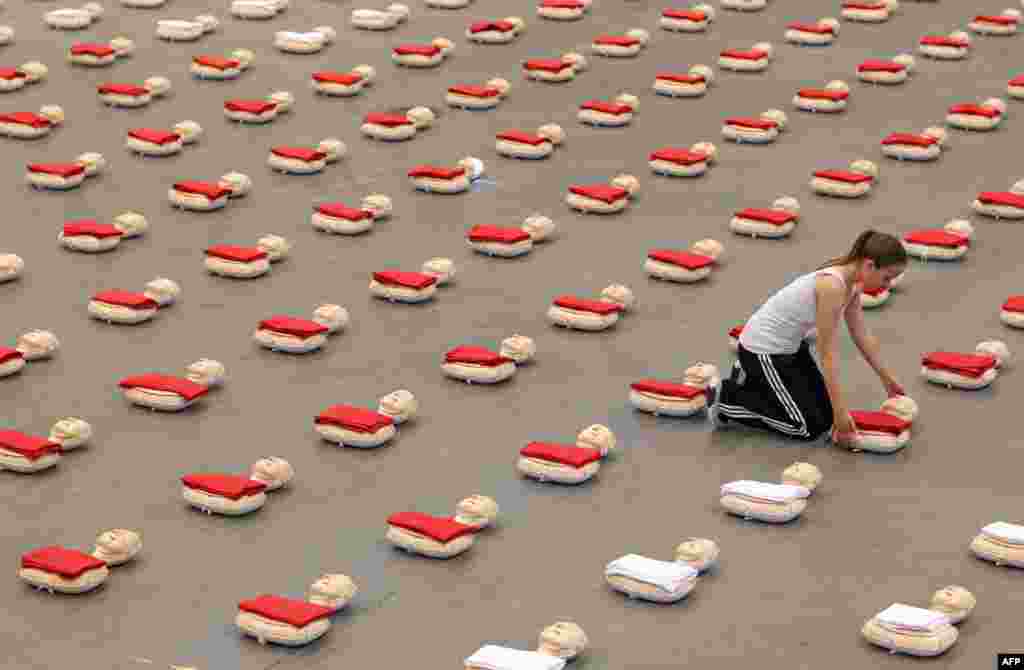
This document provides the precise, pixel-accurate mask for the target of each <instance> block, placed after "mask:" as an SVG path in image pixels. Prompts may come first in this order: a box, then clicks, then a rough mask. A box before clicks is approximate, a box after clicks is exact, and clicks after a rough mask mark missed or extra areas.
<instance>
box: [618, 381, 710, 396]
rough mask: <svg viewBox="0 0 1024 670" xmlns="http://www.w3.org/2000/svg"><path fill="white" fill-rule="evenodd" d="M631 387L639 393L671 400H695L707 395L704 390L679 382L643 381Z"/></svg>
mask: <svg viewBox="0 0 1024 670" xmlns="http://www.w3.org/2000/svg"><path fill="white" fill-rule="evenodd" d="M629 387H630V388H631V389H633V390H634V391H636V392H638V393H651V394H654V395H663V396H668V397H670V398H681V399H684V400H693V399H694V398H696V397H697V396H699V395H703V394H705V393H706V391H705V390H704V389H702V388H697V387H696V386H690V385H689V384H679V383H677V382H669V381H659V380H657V379H644V380H643V381H639V382H634V383H633V384H630V386H629Z"/></svg>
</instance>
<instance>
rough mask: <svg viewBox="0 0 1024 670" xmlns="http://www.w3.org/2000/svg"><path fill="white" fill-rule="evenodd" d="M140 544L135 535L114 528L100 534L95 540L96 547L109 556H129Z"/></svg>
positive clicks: (131, 532)
mask: <svg viewBox="0 0 1024 670" xmlns="http://www.w3.org/2000/svg"><path fill="white" fill-rule="evenodd" d="M141 542H142V540H141V539H140V538H139V536H138V534H137V533H135V532H133V531H130V530H124V529H121V528H116V529H114V530H108V531H107V532H105V533H103V534H101V535H100V536H99V537H98V538H97V539H96V546H98V547H99V548H101V549H102V550H103V551H105V552H107V553H109V554H130V553H132V552H133V551H135V549H136V548H137V547H138V546H139V544H141Z"/></svg>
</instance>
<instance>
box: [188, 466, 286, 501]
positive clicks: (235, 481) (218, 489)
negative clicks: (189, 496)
mask: <svg viewBox="0 0 1024 670" xmlns="http://www.w3.org/2000/svg"><path fill="white" fill-rule="evenodd" d="M181 483H182V484H184V485H185V486H186V487H188V488H190V489H195V490H197V491H203V492H204V493H210V494H212V495H215V496H220V497H221V498H228V499H230V500H239V499H241V498H244V497H247V496H254V495H256V494H257V493H262V492H263V491H265V490H266V488H267V485H266V484H264V483H263V482H258V481H256V480H255V479H249V478H248V477H239V476H237V475H225V474H219V473H202V472H200V473H195V474H191V475H185V476H184V477H182V478H181Z"/></svg>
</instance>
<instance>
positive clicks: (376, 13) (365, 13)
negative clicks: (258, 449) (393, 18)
mask: <svg viewBox="0 0 1024 670" xmlns="http://www.w3.org/2000/svg"><path fill="white" fill-rule="evenodd" d="M386 16H389V15H388V13H387V12H382V11H380V10H379V9H353V10H352V18H354V19H382V18H384V17H386Z"/></svg>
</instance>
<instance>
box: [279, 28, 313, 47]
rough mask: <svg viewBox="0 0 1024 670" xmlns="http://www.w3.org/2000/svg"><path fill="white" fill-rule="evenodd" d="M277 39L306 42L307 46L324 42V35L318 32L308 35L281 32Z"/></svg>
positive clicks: (286, 31)
mask: <svg viewBox="0 0 1024 670" xmlns="http://www.w3.org/2000/svg"><path fill="white" fill-rule="evenodd" d="M277 37H278V39H282V40H288V41H289V42H307V43H309V44H319V43H320V42H323V41H324V34H323V33H318V32H315V31H314V32H309V33H293V32H291V31H288V30H282V31H281V32H279V33H278V34H277Z"/></svg>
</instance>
